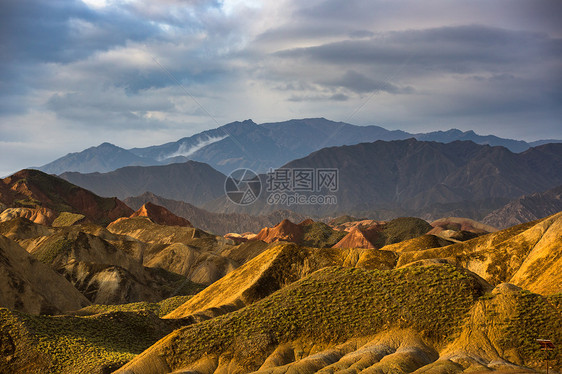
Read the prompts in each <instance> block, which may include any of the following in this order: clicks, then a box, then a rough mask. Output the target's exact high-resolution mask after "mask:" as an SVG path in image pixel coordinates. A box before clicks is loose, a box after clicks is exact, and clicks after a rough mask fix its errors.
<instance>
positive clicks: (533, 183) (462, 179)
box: [204, 139, 562, 220]
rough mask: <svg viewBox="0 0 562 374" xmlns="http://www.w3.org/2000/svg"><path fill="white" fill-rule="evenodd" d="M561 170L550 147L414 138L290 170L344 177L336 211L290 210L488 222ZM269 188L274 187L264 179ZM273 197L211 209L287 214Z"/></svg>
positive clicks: (332, 154)
mask: <svg viewBox="0 0 562 374" xmlns="http://www.w3.org/2000/svg"><path fill="white" fill-rule="evenodd" d="M560 165H562V144H546V145H542V146H538V147H534V148H531V149H528V150H527V151H525V152H522V153H519V154H517V153H512V152H511V151H509V150H508V149H506V148H503V147H490V146H487V145H486V146H484V145H477V144H475V143H473V142H468V141H462V142H461V141H456V142H453V143H448V144H443V143H437V142H420V141H417V140H414V139H409V140H399V141H391V142H384V141H377V142H374V143H362V144H357V145H352V146H342V147H331V148H325V149H322V150H320V151H317V152H314V153H312V154H310V155H309V156H307V157H304V158H302V159H298V160H295V161H292V162H290V163H288V164H286V165H285V166H284V168H293V169H307V168H336V169H338V170H339V189H338V191H336V192H334V193H333V195H334V196H336V197H337V204H332V205H329V204H327V205H321V204H310V205H306V204H305V205H293V206H291V207H290V209H292V210H294V211H296V212H298V213H301V214H305V213H306V214H309V215H315V216H327V215H331V216H337V215H340V214H343V213H346V214H355V215H359V216H368V217H369V218H373V219H388V218H392V217H396V216H397V215H413V216H419V217H422V218H424V219H427V220H433V219H436V218H439V217H443V216H447V215H450V216H461V217H469V218H473V219H481V218H483V217H484V216H485V215H487V214H488V213H490V212H491V211H492V210H494V209H497V208H499V207H501V206H503V205H504V204H505V203H507V202H508V201H509V200H511V199H513V198H515V197H518V196H521V195H524V194H528V193H533V192H536V191H544V190H547V189H550V188H553V187H555V186H557V185H559V184H560V183H561V182H562V173H560V168H559V167H560ZM262 183H263V185H267V181H266V178H265V176H263V177H262ZM524 191H528V192H524ZM324 193H326V192H324ZM300 194H301V195H307V193H305V192H300ZM328 194H330V193H328ZM309 195H310V194H309ZM267 196H268V195H267V194H262V196H261V197H260V199H259V200H258V201H257V202H256V203H254V204H252V205H249V206H247V207H240V206H238V205H235V204H233V203H231V202H230V201H229V200H227V199H226V198H221V199H218V200H215V201H212V202H208V203H206V204H205V205H204V207H205V208H206V209H208V210H211V211H218V212H234V211H238V212H240V211H244V212H246V213H252V214H255V213H256V212H260V213H262V214H263V213H264V212H267V211H268V210H273V209H281V207H282V206H280V205H271V204H268V203H267V201H266V200H267ZM269 196H270V195H269ZM374 212H377V213H376V214H374Z"/></svg>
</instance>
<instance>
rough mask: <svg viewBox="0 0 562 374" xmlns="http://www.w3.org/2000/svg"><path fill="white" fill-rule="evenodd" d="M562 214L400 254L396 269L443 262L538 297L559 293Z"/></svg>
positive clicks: (560, 285) (561, 263)
mask: <svg viewBox="0 0 562 374" xmlns="http://www.w3.org/2000/svg"><path fill="white" fill-rule="evenodd" d="M561 233H562V213H558V214H555V215H553V216H550V217H547V218H544V219H542V220H539V221H534V222H530V223H526V224H521V225H518V226H514V227H512V228H509V229H506V230H502V231H499V232H496V233H490V234H487V235H483V236H480V237H478V238H475V239H472V240H469V241H466V242H463V243H457V244H453V245H450V246H447V247H443V248H435V249H427V250H423V251H416V252H407V253H402V254H401V256H400V259H399V261H398V266H404V265H408V264H411V263H415V262H418V261H424V260H432V259H444V260H447V261H449V262H452V263H455V264H458V265H460V266H463V267H465V268H467V269H469V270H471V271H473V272H475V273H476V274H478V275H479V276H481V277H482V278H484V279H486V280H487V281H488V282H490V283H491V284H493V285H496V284H499V283H502V282H509V283H513V284H515V285H517V286H520V287H523V288H525V289H527V290H529V291H532V292H536V293H540V294H555V293H559V292H562V235H561Z"/></svg>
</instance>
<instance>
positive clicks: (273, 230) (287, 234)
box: [254, 219, 304, 243]
mask: <svg viewBox="0 0 562 374" xmlns="http://www.w3.org/2000/svg"><path fill="white" fill-rule="evenodd" d="M303 236H304V230H303V228H302V227H301V226H299V225H297V224H294V223H293V222H291V221H289V220H288V219H284V220H283V221H281V222H279V224H277V225H276V226H275V227H264V228H263V229H261V231H260V232H259V233H258V234H257V235H256V237H255V238H254V240H262V241H264V242H266V243H273V242H278V241H286V242H293V243H301V242H302V240H303Z"/></svg>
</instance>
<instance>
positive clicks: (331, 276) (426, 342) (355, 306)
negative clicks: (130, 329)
mask: <svg viewBox="0 0 562 374" xmlns="http://www.w3.org/2000/svg"><path fill="white" fill-rule="evenodd" d="M436 280H438V282H436ZM486 290H487V286H486V285H484V284H482V283H480V281H479V280H478V279H476V278H475V277H473V276H472V275H470V274H469V273H466V272H462V271H458V270H456V269H454V268H452V267H447V266H434V267H426V268H409V269H401V270H389V271H368V270H362V269H345V268H339V267H330V268H326V269H323V270H320V271H317V272H315V273H313V274H311V275H310V276H308V277H306V278H303V279H302V280H300V281H297V282H295V283H293V284H291V285H289V286H287V287H285V288H283V289H282V290H280V291H278V292H276V293H274V294H272V295H271V296H269V297H267V298H265V299H263V300H261V301H258V302H256V303H255V304H252V305H250V306H248V307H246V308H243V309H241V310H238V311H236V312H232V313H229V314H228V315H225V316H221V317H217V318H215V319H212V320H210V321H204V322H201V323H198V324H196V325H192V326H189V327H184V328H182V329H179V330H176V331H175V332H173V333H172V334H170V335H168V336H167V337H166V338H164V339H162V340H160V341H159V342H158V343H156V344H155V345H153V346H152V347H151V348H149V349H148V350H147V351H145V352H143V353H142V354H141V355H139V356H138V357H137V358H136V359H134V360H133V361H132V362H130V363H128V364H127V365H125V366H124V367H123V368H121V369H120V370H119V371H118V372H120V373H125V372H127V373H136V374H138V373H149V372H150V373H168V372H172V371H178V370H181V371H188V372H189V371H199V372H205V373H211V372H215V371H219V372H220V371H222V370H228V371H229V372H246V373H248V372H254V371H259V370H263V372H316V371H318V370H320V369H322V368H324V367H326V369H328V366H329V365H330V364H334V363H336V362H338V363H339V361H340V360H342V359H343V358H344V357H345V358H346V359H345V360H342V362H341V363H340V365H341V366H342V367H341V368H342V369H343V368H350V366H352V365H353V364H358V365H360V364H362V365H365V366H364V368H367V367H372V370H374V369H375V368H379V369H380V370H383V372H384V371H386V372H388V371H389V370H391V368H394V369H393V370H394V371H393V372H396V373H403V372H410V371H412V370H415V368H416V367H422V366H424V365H426V364H429V363H431V362H433V361H435V360H436V359H437V358H438V357H439V354H438V351H439V350H440V349H442V348H444V347H445V346H446V343H445V342H446V339H447V338H448V337H450V336H453V335H454V334H455V333H458V332H459V330H460V326H461V324H462V322H463V320H464V318H465V315H466V313H468V312H469V311H470V308H471V307H472V306H473V305H474V304H475V303H476V300H477V299H478V297H479V296H481V295H483V293H484V292H485V291H486ZM435 310H447V311H448V312H447V313H435ZM393 329H396V330H393ZM389 330H390V331H392V334H393V335H394V336H395V338H394V339H389V338H390V336H389V334H388V331H389ZM404 330H407V331H404ZM385 331H386V332H385ZM384 336H386V337H384ZM360 342H362V344H361V343H360ZM369 342H371V343H372V344H366V343H369ZM346 343H347V344H346ZM366 345H367V346H371V349H372V351H371V352H369V351H368V350H367V349H365V350H363V352H360V351H361V350H359V352H357V353H363V355H361V354H357V353H356V354H351V353H352V352H354V351H356V350H358V348H360V347H364V348H367V347H365V346H366ZM401 346H402V349H399V347H401ZM392 347H394V349H392ZM407 347H410V349H406V348H407ZM414 347H415V348H416V349H414ZM365 351H367V352H365ZM377 352H378V354H377ZM393 353H396V354H395V355H394V356H393V355H392V354H393ZM406 353H409V354H407V355H406V356H405V355H404V354H406ZM373 354H374V355H373ZM346 356H347V357H346ZM385 356H389V357H388V358H387V359H386V360H385V359H382V358H383V357H385ZM389 358H390V359H389ZM346 361H347V362H346ZM400 362H401V363H402V365H396V364H398V363H400ZM346 364H347V365H346ZM285 365H287V366H285ZM289 365H291V366H289ZM346 366H347V367H346ZM227 368H228V369H227ZM335 368H336V367H334V366H333V367H331V368H330V369H335ZM405 369H406V370H405ZM407 369H410V370H407Z"/></svg>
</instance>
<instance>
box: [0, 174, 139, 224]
mask: <svg viewBox="0 0 562 374" xmlns="http://www.w3.org/2000/svg"><path fill="white" fill-rule="evenodd" d="M0 185H2V188H0V201H1V202H2V203H3V204H5V205H6V206H7V207H12V208H16V209H19V210H20V213H21V214H16V216H21V217H24V218H30V219H33V220H36V221H37V222H38V223H43V224H50V223H51V222H52V221H53V220H54V219H55V218H56V217H57V216H58V214H59V213H60V212H72V213H79V214H83V215H84V216H85V217H86V218H87V219H88V220H90V221H92V222H97V223H101V224H107V223H109V222H111V221H113V220H115V219H117V218H119V217H124V216H129V215H130V214H131V213H133V211H132V209H131V208H129V207H128V206H126V205H125V204H124V203H123V202H121V201H120V200H118V199H116V198H103V197H100V196H98V195H96V194H94V193H92V192H90V191H88V190H85V189H83V188H80V187H78V186H76V185H73V184H71V183H69V182H67V181H65V180H64V179H61V178H58V177H55V176H52V175H48V174H45V173H43V172H41V171H38V170H22V171H19V172H17V173H15V174H13V175H11V176H9V177H7V178H4V179H2V180H1V181H0ZM111 196H114V195H111ZM34 212H36V215H33V214H34ZM11 218H15V216H14V215H11V216H10V217H5V218H4V219H6V220H7V219H11Z"/></svg>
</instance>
